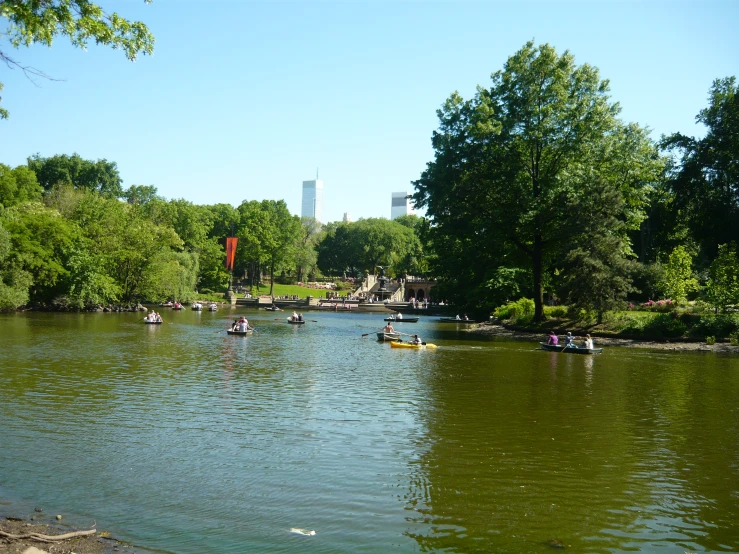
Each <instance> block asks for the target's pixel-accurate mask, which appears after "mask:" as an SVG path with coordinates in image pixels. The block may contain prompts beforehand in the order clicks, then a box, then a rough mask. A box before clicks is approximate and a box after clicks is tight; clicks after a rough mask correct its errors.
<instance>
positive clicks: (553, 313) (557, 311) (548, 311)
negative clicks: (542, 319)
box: [544, 306, 567, 317]
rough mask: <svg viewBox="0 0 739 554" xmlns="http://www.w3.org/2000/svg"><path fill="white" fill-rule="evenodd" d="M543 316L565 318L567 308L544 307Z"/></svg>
mask: <svg viewBox="0 0 739 554" xmlns="http://www.w3.org/2000/svg"><path fill="white" fill-rule="evenodd" d="M544 315H545V316H546V317H566V316H567V307H565V306H544Z"/></svg>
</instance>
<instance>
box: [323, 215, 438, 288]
mask: <svg viewBox="0 0 739 554" xmlns="http://www.w3.org/2000/svg"><path fill="white" fill-rule="evenodd" d="M317 263H318V268H319V269H320V270H321V271H322V272H323V273H324V274H326V275H344V274H349V275H351V276H360V274H361V273H365V272H370V273H373V272H374V270H375V267H376V266H378V265H383V266H385V265H389V266H390V268H389V271H388V273H389V274H390V275H401V274H403V273H411V274H412V273H413V272H414V271H422V267H423V251H422V246H421V242H420V239H419V237H418V236H417V234H416V233H415V231H414V229H412V228H410V227H408V226H406V225H402V224H400V223H397V222H395V221H390V220H387V219H383V218H369V219H360V220H359V221H356V222H352V223H338V224H333V225H327V226H326V234H325V236H324V237H323V239H322V240H321V241H320V243H319V245H318V260H317Z"/></svg>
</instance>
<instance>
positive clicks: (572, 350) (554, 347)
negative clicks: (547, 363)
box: [539, 342, 603, 354]
mask: <svg viewBox="0 0 739 554" xmlns="http://www.w3.org/2000/svg"><path fill="white" fill-rule="evenodd" d="M539 346H541V349H542V350H547V351H549V352H563V353H566V354H600V353H601V352H603V349H602V348H583V347H581V346H567V347H564V346H562V345H561V344H547V343H546V342H540V343H539Z"/></svg>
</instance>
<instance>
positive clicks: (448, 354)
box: [0, 310, 739, 553]
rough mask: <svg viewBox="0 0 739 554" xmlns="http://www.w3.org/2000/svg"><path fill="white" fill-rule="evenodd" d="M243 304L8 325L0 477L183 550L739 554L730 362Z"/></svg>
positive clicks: (737, 451) (132, 536)
mask: <svg viewBox="0 0 739 554" xmlns="http://www.w3.org/2000/svg"><path fill="white" fill-rule="evenodd" d="M237 313H238V312H233V311H226V310H224V311H222V312H220V313H205V314H200V313H198V312H190V313H185V312H183V313H174V312H170V313H166V314H165V315H166V317H165V322H166V323H165V324H164V325H161V326H145V325H143V324H141V323H140V321H139V320H138V316H137V315H136V316H135V317H134V316H132V315H130V316H129V315H126V314H99V315H98V314H90V315H89V316H87V315H85V316H80V317H76V316H74V315H69V314H63V315H62V316H60V315H59V314H28V315H24V316H22V317H20V318H16V317H15V316H12V317H7V318H4V317H0V362H1V364H0V417H1V418H2V422H3V425H2V426H0V444H1V445H2V448H0V468H2V482H3V484H4V486H5V488H4V489H3V491H7V493H8V495H12V496H15V497H18V498H21V499H25V500H26V501H27V502H31V503H42V504H44V505H45V507H48V510H54V509H56V508H58V509H59V511H60V512H62V511H65V512H66V511H69V512H71V513H78V514H83V515H89V516H94V517H95V518H96V519H97V520H98V523H99V525H100V526H101V528H105V529H108V530H110V531H112V532H113V533H114V534H115V535H116V536H122V537H124V538H126V539H127V540H129V541H131V542H133V543H135V544H141V545H144V546H148V547H150V548H157V549H161V550H162V551H175V552H178V553H190V552H204V551H218V552H245V551H249V552H284V551H286V550H292V551H304V550H311V551H321V552H379V551H382V552H417V551H419V550H424V551H437V550H446V551H450V552H479V551H485V552H490V551H492V552H496V551H497V552H522V551H532V552H546V551H550V549H551V547H552V546H557V545H565V546H571V548H572V550H573V551H580V552H625V551H633V550H642V551H649V550H656V549H660V550H665V551H705V550H714V551H719V550H722V551H727V550H728V551H732V550H733V551H739V536H737V531H736V526H735V524H734V522H735V521H736V520H737V519H739V507H738V506H739V502H737V499H738V498H737V495H738V494H739V492H738V489H739V486H737V483H739V444H738V441H739V439H738V437H739V411H738V408H737V406H739V402H738V400H739V361H738V360H737V359H736V358H734V357H722V356H712V355H687V354H677V355H674V354H672V353H667V354H666V353H663V352H648V351H631V350H620V351H618V352H612V351H606V352H604V354H603V355H600V356H578V355H558V354H557V353H550V352H543V351H541V350H537V349H536V345H532V344H525V343H511V342H506V341H501V340H497V339H496V340H493V341H487V342H484V341H480V340H475V341H466V340H464V336H463V335H462V334H461V333H456V332H450V331H449V330H448V329H444V328H442V326H439V325H436V324H434V323H433V322H424V321H423V320H422V321H421V322H419V324H418V326H417V327H415V328H414V331H415V332H419V334H421V335H422V336H423V337H424V338H425V339H426V340H427V341H432V342H434V343H437V344H440V346H441V348H439V349H438V350H437V351H406V350H398V349H391V348H390V347H389V345H387V344H382V343H378V342H376V341H374V340H370V339H368V338H361V335H362V334H365V333H371V332H373V331H375V330H377V329H379V328H380V327H381V326H382V322H381V318H379V317H378V316H374V315H366V314H316V315H315V316H314V317H311V320H312V319H315V322H313V321H310V322H309V323H307V324H306V325H305V326H301V327H296V326H292V325H288V324H287V323H285V322H284V320H282V319H281V320H279V321H274V318H272V317H270V314H267V315H265V314H263V313H258V312H253V313H248V314H247V316H248V318H249V320H250V322H251V323H252V324H253V325H254V326H255V327H256V328H257V333H256V334H254V335H252V336H248V337H236V336H229V335H226V333H225V332H224V329H225V328H226V327H227V326H228V324H229V323H230V322H231V321H232V320H233V318H234V316H235V315H237ZM238 315H241V314H240V313H238ZM39 444H43V445H44V446H43V456H39V446H38V445H39ZM3 494H4V493H3ZM244 514H247V516H248V517H245V516H244ZM81 523H82V522H81ZM84 523H87V519H85V521H84ZM293 527H297V528H304V529H315V530H316V531H317V534H316V535H315V536H314V537H310V538H307V537H302V536H296V535H295V534H290V533H289V529H290V528H293ZM306 541H310V542H306ZM552 541H559V542H552Z"/></svg>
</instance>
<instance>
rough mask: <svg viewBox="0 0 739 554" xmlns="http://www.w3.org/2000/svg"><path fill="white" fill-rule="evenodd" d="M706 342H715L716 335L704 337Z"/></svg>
mask: <svg viewBox="0 0 739 554" xmlns="http://www.w3.org/2000/svg"><path fill="white" fill-rule="evenodd" d="M706 344H716V337H706Z"/></svg>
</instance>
